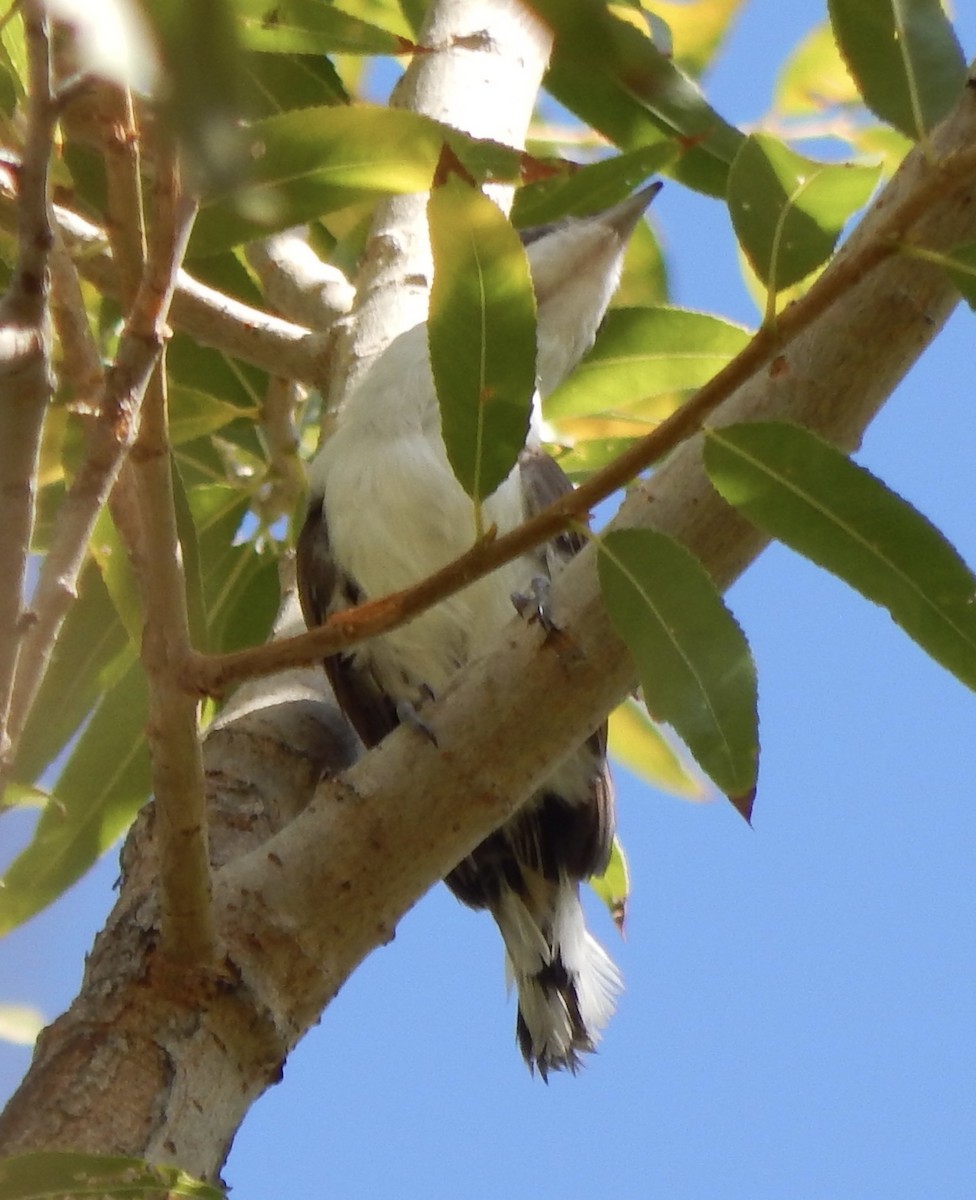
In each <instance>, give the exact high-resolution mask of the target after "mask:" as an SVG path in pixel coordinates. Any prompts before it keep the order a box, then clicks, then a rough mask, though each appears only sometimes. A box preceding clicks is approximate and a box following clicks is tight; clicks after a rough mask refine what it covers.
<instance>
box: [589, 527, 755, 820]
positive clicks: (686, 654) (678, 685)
mask: <svg viewBox="0 0 976 1200" xmlns="http://www.w3.org/2000/svg"><path fill="white" fill-rule="evenodd" d="M598 566H599V572H600V585H601V588H602V590H603V596H604V600H605V602H606V605H607V611H608V612H609V614H610V619H611V621H612V622H613V625H614V628H615V629H616V631H617V633H618V634H619V635H620V637H621V638H623V640H624V641H625V642H626V644H627V648H628V649H629V650H630V652H631V654H632V655H633V656H634V661H635V664H636V666H637V671H638V675H639V677H640V681H641V689H642V691H643V694H644V701H645V703H646V704H647V707H648V711H649V712H650V714H651V716H652V717H653V718H654V719H655V720H656V721H665V722H667V723H668V724H669V725H671V726H672V727H673V728H674V730H675V732H676V733H677V734H678V736H679V737H680V738H681V739H682V740H683V741H684V742H685V744H686V745H687V746H688V749H689V750H690V751H691V753H692V754H693V755H694V757H695V759H696V761H697V762H698V764H699V765H700V766H701V767H702V769H703V770H704V771H705V772H706V773H707V774H708V775H709V776H710V777H711V778H712V779H713V780H714V781H715V783H716V784H717V785H718V786H719V787H720V788H721V789H722V791H724V792H725V793H726V794H727V795H728V796H729V797H730V799H731V800H732V802H733V803H734V804H735V805H736V807H737V808H739V810H740V811H741V812H742V813H743V814H744V815H745V816H746V817H747V818H748V816H749V814H750V811H751V808H752V800H753V797H754V795H755V786H756V769H757V763H758V755H759V734H758V718H757V710H756V703H757V701H756V672H755V667H754V665H753V661H752V655H751V654H750V651H749V646H748V644H747V642H746V640H745V638H744V636H743V634H742V631H741V630H740V629H739V626H738V625H737V624H736V622H735V619H734V618H733V617H732V615H731V613H730V612H729V611H728V609H727V608H726V607H725V605H724V603H723V602H722V598H721V596H720V595H719V594H718V591H717V590H716V588H715V585H714V584H713V583H712V581H711V579H710V578H709V577H708V574H707V573H706V571H705V568H704V567H703V566H702V565H701V563H699V562H698V560H697V559H696V558H695V557H694V556H693V555H691V554H690V553H689V552H688V551H687V550H686V549H685V548H684V547H683V546H681V545H680V544H679V543H678V542H675V541H673V540H672V539H671V538H668V537H665V536H664V535H663V534H660V533H655V532H652V531H651V530H644V529H625V530H618V531H614V532H611V533H608V534H607V535H605V537H603V538H602V539H601V541H600V555H599V558H598Z"/></svg>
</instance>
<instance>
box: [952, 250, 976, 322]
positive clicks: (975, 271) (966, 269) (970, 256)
mask: <svg viewBox="0 0 976 1200" xmlns="http://www.w3.org/2000/svg"><path fill="white" fill-rule="evenodd" d="M944 266H945V269H946V271H947V273H948V275H949V278H950V279H951V280H952V282H953V283H954V284H955V285H956V287H957V288H958V289H959V291H960V292H962V298H963V299H964V300H965V301H966V303H967V304H968V305H969V307H970V308H971V309H973V310H974V311H976V242H970V243H969V244H968V245H966V246H956V248H955V249H954V250H953V251H952V253H951V254H949V255H947V256H946V259H945V262H944Z"/></svg>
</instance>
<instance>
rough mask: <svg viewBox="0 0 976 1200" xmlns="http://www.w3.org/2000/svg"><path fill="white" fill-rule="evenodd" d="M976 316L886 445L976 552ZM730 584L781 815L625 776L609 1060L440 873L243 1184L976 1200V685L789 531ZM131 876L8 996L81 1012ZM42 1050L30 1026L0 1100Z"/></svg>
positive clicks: (911, 487) (350, 1192)
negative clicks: (568, 1055)
mask: <svg viewBox="0 0 976 1200" xmlns="http://www.w3.org/2000/svg"><path fill="white" fill-rule="evenodd" d="M959 7H960V8H962V7H964V6H962V5H960V6H959ZM965 7H967V9H968V11H966V12H964V14H963V16H964V19H963V20H962V21H961V22H960V28H961V32H962V36H963V40H964V45H965V47H966V50H967V53H969V54H970V55H972V54H973V53H974V52H976V14H974V13H973V11H972V8H971V6H965ZM822 12H823V9H822V7H821V6H820V5H818V4H815V3H812V2H807V0H803V2H797V0H794V2H793V3H790V4H783V3H782V0H753V2H752V3H751V4H750V5H748V6H747V9H746V12H745V14H744V15H743V18H742V20H741V21H740V23H739V25H738V28H737V30H736V32H735V35H734V37H733V39H732V41H731V44H730V45H729V47H728V49H727V51H726V54H725V55H724V57H723V60H722V62H721V64H720V65H719V67H718V68H717V70H716V71H715V73H714V74H713V76H712V78H711V80H710V82H709V88H708V90H709V94H710V96H711V98H712V99H713V102H714V103H715V104H716V106H717V107H718V108H719V109H720V110H721V111H722V112H724V113H725V114H726V115H727V116H728V117H729V118H730V119H732V120H734V121H736V122H738V123H748V122H749V121H751V120H753V119H755V118H757V117H758V116H760V115H761V113H762V112H763V111H764V110H765V108H766V107H767V102H768V97H769V95H770V91H771V87H772V83H773V78H774V73H775V67H776V64H777V63H778V62H779V61H780V60H781V58H782V56H783V52H784V51H785V49H786V48H787V47H788V46H790V45H791V44H792V43H793V42H795V40H796V39H797V38H798V37H799V36H800V34H802V33H803V32H804V31H805V30H807V29H808V28H810V27H811V26H812V25H813V24H814V23H815V22H816V21H817V20H818V19H820V18H821V16H822ZM656 216H657V218H658V220H659V221H660V223H661V226H662V228H663V230H664V234H665V237H666V242H667V247H668V253H669V257H670V262H671V266H672V274H673V279H674V282H675V286H676V300H677V301H678V302H679V303H683V304H687V305H690V306H693V307H698V308H702V309H706V310H710V311H714V312H718V313H721V314H723V315H726V316H729V317H732V318H733V319H738V320H743V321H748V322H750V323H752V322H754V320H755V313H754V310H753V308H752V305H751V303H750V301H749V300H748V298H747V297H746V295H745V292H744V290H743V288H742V286H741V283H740V282H739V280H738V276H737V272H736V269H735V263H734V258H733V256H732V255H731V254H730V252H729V249H728V240H727V239H728V233H727V220H726V218H725V216H724V214H723V212H722V210H721V209H720V207H719V206H718V205H716V204H714V203H713V202H708V201H705V200H701V199H699V198H694V197H689V196H688V195H687V193H685V192H683V191H682V190H681V189H680V188H679V187H678V186H677V185H674V184H671V185H669V186H668V187H667V188H666V189H665V192H664V193H663V194H662V196H661V198H660V200H659V201H657V202H656ZM973 322H974V318H973V316H972V314H971V313H969V312H968V311H960V312H957V313H956V315H955V317H954V318H953V319H952V321H951V322H950V325H949V327H948V329H947V330H946V332H945V333H944V334H943V336H942V337H941V338H940V340H939V341H938V342H937V344H936V345H935V347H934V348H933V349H932V351H931V352H930V353H929V355H928V356H927V357H926V358H925V359H924V360H923V361H922V362H921V363H920V364H919V365H918V367H917V368H916V369H915V370H914V371H913V372H912V374H911V375H910V377H909V378H908V379H907V380H906V382H905V383H904V384H903V385H902V387H901V388H900V389H899V391H898V393H897V394H896V396H895V397H894V398H893V399H892V401H891V403H890V404H889V405H888V406H887V407H886V409H885V410H884V411H883V413H882V414H881V416H880V417H879V418H878V420H877V421H876V423H875V424H874V426H873V427H872V428H871V430H870V431H869V433H868V435H867V437H866V439H865V442H864V446H863V449H862V451H861V452H860V454H859V455H858V459H859V461H861V462H862V463H864V464H865V465H867V466H868V467H870V468H871V469H872V470H873V471H874V472H875V473H876V474H879V475H880V476H881V477H882V478H884V479H885V480H886V481H887V482H888V483H889V484H890V485H891V486H893V487H894V488H895V489H896V490H897V491H899V492H901V494H903V495H904V496H906V497H907V498H908V499H910V500H911V501H912V502H913V503H915V504H916V505H917V506H918V507H919V508H920V509H921V510H922V511H923V512H924V513H925V514H926V515H927V516H929V517H930V518H931V519H932V520H933V521H935V522H936V524H938V525H939V526H941V527H942V528H943V529H944V531H945V532H946V533H947V535H948V536H949V537H950V538H951V539H952V540H953V541H954V542H955V544H956V546H957V547H958V548H959V549H960V551H961V553H962V554H963V555H964V556H965V557H966V559H967V561H968V562H970V564H976V521H974V502H973V489H972V478H973V469H972V461H973V453H974V447H976V410H974V404H973V387H972V358H973V350H972V348H973V345H974V338H976V325H974V323H973ZM729 603H730V605H731V606H732V608H733V610H734V611H735V613H736V615H737V617H738V619H739V621H740V622H741V624H742V625H743V627H744V628H745V630H746V633H747V635H748V636H749V638H750V640H751V643H752V646H753V649H754V652H755V656H756V659H757V662H758V666H759V679H760V705H761V722H762V725H761V731H762V742H763V759H762V769H761V778H760V790H759V796H758V800H757V804H756V810H755V815H754V826H753V828H752V829H749V828H748V827H747V826H746V825H745V824H744V822H743V821H742V820H741V819H740V818H739V817H738V816H737V815H736V814H735V813H734V812H733V811H732V809H731V807H730V806H728V805H727V804H725V803H723V802H718V803H714V804H706V805H692V804H687V803H684V802H682V801H679V800H675V799H672V798H669V797H666V796H662V795H659V794H657V793H654V792H652V791H650V790H648V789H647V788H646V787H644V786H642V785H640V784H637V783H636V782H635V781H633V780H631V779H629V778H628V777H627V776H626V775H625V774H624V773H623V772H619V773H618V778H619V784H620V797H619V810H620V826H621V833H622V836H623V839H624V842H625V844H626V847H627V849H628V852H629V854H630V857H631V861H632V867H633V872H634V892H633V898H632V902H631V916H630V922H629V927H628V936H627V940H626V941H625V942H621V941H620V940H619V938H618V937H617V935H616V933H615V932H614V930H613V929H612V927H611V926H610V923H609V920H608V919H607V918H606V917H605V915H604V914H603V913H602V912H599V911H598V910H597V907H596V905H594V906H593V925H594V927H595V929H596V930H597V931H598V933H599V935H600V937H601V939H602V940H604V942H605V943H606V944H607V945H608V947H609V948H610V949H611V950H612V952H613V954H614V956H615V958H616V959H617V960H618V962H619V963H620V965H621V967H622V969H623V972H624V975H625V978H626V983H627V990H626V993H625V995H624V997H623V999H622V1001H621V1004H620V1009H619V1011H618V1013H617V1016H616V1017H615V1019H614V1021H613V1023H612V1024H611V1026H610V1029H609V1031H608V1033H607V1036H606V1038H605V1041H604V1043H603V1045H602V1047H601V1050H600V1053H599V1054H598V1055H597V1056H595V1057H594V1058H593V1059H592V1060H591V1061H590V1063H589V1064H588V1065H587V1068H586V1070H585V1071H584V1072H583V1073H581V1074H580V1075H579V1076H578V1077H576V1078H564V1077H555V1078H552V1079H551V1081H550V1084H549V1086H548V1087H546V1086H544V1085H543V1084H542V1083H541V1082H540V1081H539V1080H538V1079H535V1080H533V1079H530V1078H529V1076H528V1074H527V1072H526V1071H525V1068H524V1066H523V1064H522V1062H521V1059H520V1058H519V1055H518V1053H517V1050H516V1048H515V1044H514V1036H513V1034H514V1006H513V1004H512V1002H511V1001H506V996H505V988H504V982H503V975H502V954H501V948H500V943H499V940H498V937H497V934H496V932H495V930H494V927H493V925H492V923H491V921H490V920H489V919H488V918H486V917H485V916H484V915H481V914H473V913H471V912H468V911H467V910H465V909H462V908H461V907H460V906H459V905H457V904H456V903H455V902H454V901H453V900H452V899H451V897H450V896H449V895H448V894H447V893H446V890H445V889H443V888H437V889H435V890H434V891H433V892H432V893H431V894H430V895H428V896H427V897H426V898H425V899H424V901H423V902H422V903H421V904H420V905H418V906H417V908H416V909H415V910H414V911H413V912H411V913H410V914H408V916H407V917H406V918H405V919H404V921H403V922H402V923H401V925H400V928H399V929H398V932H397V938H396V940H395V942H394V943H393V944H392V945H391V946H389V947H387V948H385V949H383V950H381V951H379V952H377V953H376V954H375V955H373V957H372V958H371V959H369V960H368V961H367V962H366V963H365V964H364V965H363V967H362V968H361V969H360V970H359V971H358V972H357V973H356V975H355V976H354V978H353V979H351V980H350V981H349V983H348V984H347V986H346V988H345V989H344V990H343V992H342V993H341V994H340V996H339V997H338V999H337V1000H336V1001H335V1003H334V1004H333V1005H332V1006H331V1007H330V1009H329V1010H328V1011H327V1012H326V1013H325V1015H324V1016H323V1019H322V1022H321V1024H320V1025H319V1026H318V1027H317V1028H316V1029H314V1030H312V1032H311V1033H310V1034H309V1035H308V1037H307V1038H306V1039H305V1040H304V1042H303V1043H302V1045H301V1046H300V1047H299V1048H298V1050H297V1052H296V1053H295V1054H294V1055H293V1056H292V1059H291V1061H290V1062H289V1063H288V1065H287V1067H286V1070H285V1077H284V1082H283V1083H282V1084H281V1085H280V1086H278V1087H276V1088H274V1089H273V1090H272V1091H271V1092H270V1093H269V1094H268V1095H267V1096H265V1097H264V1098H263V1099H262V1101H261V1102H260V1103H259V1104H258V1105H257V1107H256V1108H255V1110H254V1112H253V1113H252V1114H251V1116H250V1117H249V1119H248V1121H247V1122H246V1123H245V1125H244V1127H243V1130H242V1132H241V1134H240V1136H239V1139H238V1143H237V1145H236V1146H235V1148H234V1150H233V1152H232V1155H231V1158H230V1161H229V1164H228V1167H227V1170H226V1172H225V1177H226V1180H227V1182H228V1183H230V1184H231V1185H232V1187H233V1195H234V1197H235V1200H271V1198H275V1197H279V1196H285V1195H308V1196H317V1195H320V1194H323V1195H324V1194H329V1195H335V1196H342V1197H345V1198H346V1200H365V1198H367V1197H375V1196H378V1195H390V1196H393V1197H397V1198H400V1200H414V1198H420V1197H423V1198H425V1200H441V1198H444V1200H446V1198H447V1197H452V1198H453V1197H456V1196H458V1195H463V1196H464V1197H465V1198H466V1200H482V1198H484V1200H488V1198H489V1197H491V1198H493V1200H494V1198H495V1197H498V1196H503V1197H505V1200H523V1198H526V1200H527V1198H529V1197H546V1196H550V1195H552V1196H559V1197H560V1200H584V1198H586V1200H589V1198H590V1197H592V1196H595V1195H599V1194H601V1193H603V1194H606V1195H609V1196H615V1197H642V1198H643V1197H648V1198H657V1197H667V1198H668V1200H699V1198H702V1200H710V1198H713V1197H715V1198H720V1200H724V1198H730V1200H739V1198H742V1200H746V1198H748V1200H774V1198H775V1200H782V1198H784V1197H790V1198H791V1200H805V1198H807V1197H810V1198H813V1197H818V1198H822V1197H831V1198H832V1200H847V1198H855V1197H858V1198H860V1197H876V1196H884V1197H885V1198H886V1200H915V1198H918V1197H923V1196H924V1197H928V1196H937V1197H939V1198H940V1200H957V1198H958V1200H963V1198H965V1200H971V1198H972V1196H973V1194H974V1187H976V1184H974V1180H976V1098H974V1083H973V1081H974V1079H976V1021H974V1019H973V1018H974V1004H976V889H974V886H973V877H974V869H973V868H974V850H976V804H974V802H973V790H974V785H973V780H974V779H976V736H974V730H976V697H974V696H973V695H972V694H970V693H968V692H967V691H966V690H965V689H964V688H963V687H962V685H960V684H958V683H957V682H956V681H955V680H954V679H952V678H951V677H950V676H948V675H947V674H946V673H945V672H943V671H942V670H940V669H939V668H938V667H936V666H935V665H934V664H933V663H931V662H930V661H929V660H928V659H927V658H926V657H925V655H924V654H923V653H922V652H921V651H920V650H918V649H917V648H916V647H915V646H914V645H913V644H911V643H909V642H908V641H907V639H905V638H904V636H903V635H901V634H900V633H899V632H898V631H897V630H896V629H895V627H894V626H893V625H892V623H891V621H890V620H889V619H888V617H887V616H886V614H884V613H883V612H881V611H880V610H878V609H876V608H874V607H872V606H871V605H869V604H868V603H867V602H865V601H863V600H862V599H860V598H859V597H857V596H855V595H853V594H852V593H849V592H848V591H847V590H846V589H845V588H844V587H843V586H842V585H841V584H840V583H838V582H837V581H836V580H834V579H832V578H831V577H829V576H827V575H825V574H824V573H822V572H820V571H818V570H817V569H816V568H814V567H813V566H811V565H810V564H808V563H806V562H804V561H803V560H801V559H800V558H798V557H796V556H795V555H793V554H791V553H790V552H789V551H787V550H785V549H782V548H779V547H773V548H771V549H770V550H769V551H768V552H767V553H766V554H765V555H764V556H763V557H762V559H761V560H760V561H759V563H757V564H756V566H755V567H754V568H753V569H752V570H751V571H750V572H749V573H748V575H747V576H746V577H745V578H744V579H743V580H742V581H741V582H740V583H739V584H738V585H737V586H736V587H735V588H734V589H733V590H732V592H731V593H730V595H729ZM18 819H19V818H17V817H14V818H8V820H13V821H16V820H18ZM14 828H15V827H14V826H11V829H14ZM116 874H117V861H116V856H115V855H114V854H113V855H110V856H109V858H108V859H107V860H106V861H105V862H103V863H102V864H101V865H100V867H99V868H98V869H97V870H96V871H95V872H94V873H93V874H92V875H91V876H90V877H89V878H88V879H86V880H84V881H83V882H82V883H81V884H79V885H78V886H77V887H76V888H75V889H73V890H72V892H71V893H70V895H69V896H68V897H67V898H66V899H65V900H64V901H63V902H62V903H61V904H60V905H59V906H57V907H56V908H55V909H54V910H52V911H50V912H48V913H45V914H42V915H41V916H40V917H38V918H36V919H35V920H34V921H33V922H32V923H31V924H30V925H28V926H27V927H26V928H25V929H23V930H20V931H18V932H17V933H16V934H14V935H13V936H12V937H10V938H9V939H8V940H7V942H6V943H5V944H4V945H3V946H0V996H2V997H3V998H9V999H11V1000H23V1001H30V1002H32V1003H35V1004H37V1005H39V1006H40V1007H41V1008H42V1009H43V1010H44V1011H45V1013H46V1014H47V1015H48V1016H52V1017H53V1016H54V1015H55V1014H56V1013H57V1012H58V1011H59V1010H60V1009H61V1008H62V1007H63V1006H64V1005H66V1004H67V1003H68V1002H69V1001H70V999H71V996H72V995H73V993H74V991H75V989H76V987H77V984H78V981H79V978H80V973H81V967H82V957H83V954H84V951H85V950H86V948H87V947H88V945H89V943H90V940H91V937H92V935H93V933H94V931H95V930H96V929H97V928H98V927H99V926H100V924H101V923H102V921H103V920H104V916H105V914H106V912H107V910H108V908H109V906H110V904H111V902H112V893H111V885H112V882H113V880H114V878H115V876H116ZM27 1061H28V1054H27V1052H26V1051H24V1050H22V1049H17V1048H12V1047H8V1046H5V1045H0V1094H3V1095H6V1094H7V1092H9V1091H10V1090H11V1089H12V1088H13V1087H14V1086H15V1084H16V1081H17V1079H18V1077H19V1075H20V1074H21V1073H22V1071H23V1070H24V1068H25V1067H26V1064H27Z"/></svg>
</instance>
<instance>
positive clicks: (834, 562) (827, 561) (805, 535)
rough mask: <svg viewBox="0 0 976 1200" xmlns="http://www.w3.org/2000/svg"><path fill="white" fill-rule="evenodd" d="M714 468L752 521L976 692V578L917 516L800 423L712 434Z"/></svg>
mask: <svg viewBox="0 0 976 1200" xmlns="http://www.w3.org/2000/svg"><path fill="white" fill-rule="evenodd" d="M705 465H706V468H707V470H708V473H709V477H710V478H711V480H712V483H713V484H714V485H715V487H716V488H717V489H718V490H719V492H720V493H721V494H722V496H724V497H725V499H726V500H727V501H728V502H729V503H730V504H733V505H734V506H735V507H736V508H737V509H739V511H740V512H742V513H743V514H744V515H745V516H746V517H748V519H749V520H750V521H752V522H753V523H754V524H755V525H758V526H759V528H760V529H763V530H765V531H766V532H767V533H770V534H772V536H773V537H776V538H779V540H780V541H782V542H785V543H786V545H788V546H790V547H792V549H794V550H796V551H798V552H799V553H800V554H803V555H804V556H805V557H806V558H809V559H811V560H812V561H813V562H815V563H817V564H818V565H819V566H821V567H825V568H826V569H827V570H828V571H831V572H833V573H834V574H835V575H837V576H839V577H840V578H841V579H843V580H844V581H845V582H847V583H848V584H850V586H851V587H853V588H855V589H856V590H857V591H859V592H860V593H861V594H862V595H863V596H866V597H867V598H868V599H869V600H873V601H874V602H875V603H876V604H880V605H883V606H884V607H885V608H887V609H888V611H889V613H890V614H891V616H892V618H893V619H894V620H895V621H896V622H897V623H898V624H899V625H900V626H901V627H902V629H904V630H905V632H906V633H907V634H908V635H909V636H910V637H912V638H913V639H914V640H915V641H916V642H918V644H919V645H920V646H921V647H922V649H923V650H925V651H926V652H927V653H928V654H930V655H931V656H932V658H934V659H935V661H936V662H938V663H940V664H941V665H942V666H944V667H945V668H946V669H947V670H949V671H951V672H952V673H953V674H954V675H955V676H956V677H957V678H958V679H960V680H962V682H963V683H965V684H966V685H967V686H968V687H970V688H973V689H976V575H974V574H973V572H972V571H971V570H970V569H969V567H967V566H966V564H965V563H964V562H963V560H962V559H961V558H960V557H959V555H958V554H957V552H956V551H955V549H954V548H953V547H952V546H951V545H950V543H949V542H948V541H947V540H946V539H945V537H944V536H943V535H942V534H941V533H940V532H939V530H938V529H936V528H935V526H934V525H932V524H931V523H930V522H929V521H927V520H926V518H925V517H923V516H922V514H921V513H920V512H918V510H917V509H915V508H913V507H912V506H911V505H910V504H909V503H908V502H907V501H906V500H903V499H902V498H901V497H900V496H898V495H896V494H895V493H894V492H892V491H891V490H890V489H889V488H888V487H886V486H885V484H883V483H882V482H881V480H879V479H876V478H875V476H873V475H872V474H871V473H870V472H869V471H866V470H865V469H864V468H863V467H859V466H857V465H856V464H854V463H852V462H851V461H850V459H849V458H847V457H846V456H845V455H843V454H841V453H840V451H839V450H837V449H835V448H834V447H833V446H831V445H829V444H828V443H827V442H824V441H822V440H821V439H820V438H818V437H817V436H816V435H815V434H812V433H810V432H809V431H808V430H805V429H801V428H800V427H799V426H796V425H788V424H785V423H780V422H757V423H755V424H748V425H733V426H726V427H723V428H721V429H710V430H708V431H707V433H706V445H705Z"/></svg>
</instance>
